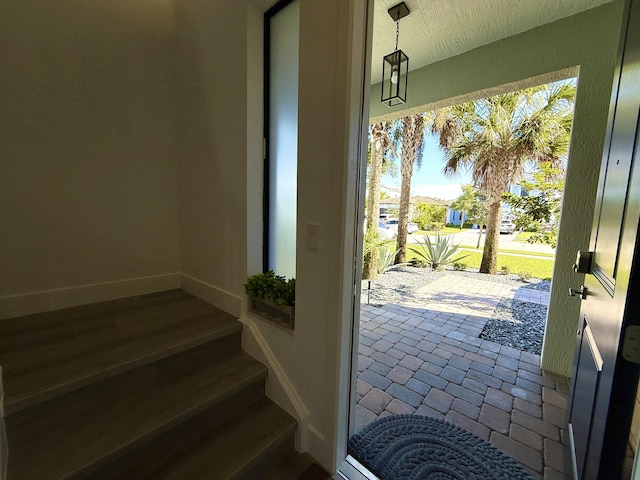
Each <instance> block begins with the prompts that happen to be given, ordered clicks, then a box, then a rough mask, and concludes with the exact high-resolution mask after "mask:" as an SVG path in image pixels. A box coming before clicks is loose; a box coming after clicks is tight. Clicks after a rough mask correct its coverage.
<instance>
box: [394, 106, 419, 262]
mask: <svg viewBox="0 0 640 480" xmlns="http://www.w3.org/2000/svg"><path fill="white" fill-rule="evenodd" d="M424 126H425V116H424V114H416V115H411V116H408V117H404V118H403V119H402V133H401V135H402V162H401V166H400V173H401V175H402V183H401V185H400V208H399V212H398V238H397V249H398V253H397V254H396V263H404V262H406V261H407V260H406V259H407V224H408V223H409V200H410V198H411V177H412V176H413V166H414V165H417V166H418V168H420V165H421V163H422V144H423V143H424Z"/></svg>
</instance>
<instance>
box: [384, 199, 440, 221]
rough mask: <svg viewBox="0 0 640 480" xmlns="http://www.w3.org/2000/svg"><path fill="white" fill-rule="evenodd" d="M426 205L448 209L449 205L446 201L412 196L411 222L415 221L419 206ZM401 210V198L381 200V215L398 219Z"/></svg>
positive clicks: (410, 206) (410, 203)
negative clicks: (416, 209) (415, 212)
mask: <svg viewBox="0 0 640 480" xmlns="http://www.w3.org/2000/svg"><path fill="white" fill-rule="evenodd" d="M421 203H426V204H427V205H434V206H438V207H447V208H449V204H448V203H447V202H445V201H444V200H440V199H438V198H432V197H425V196H418V195H412V196H411V197H409V221H413V213H414V211H415V208H416V206H417V205H418V204H421ZM399 208H400V197H399V196H397V197H391V198H384V199H382V200H380V215H386V216H389V217H397V216H398V210H399Z"/></svg>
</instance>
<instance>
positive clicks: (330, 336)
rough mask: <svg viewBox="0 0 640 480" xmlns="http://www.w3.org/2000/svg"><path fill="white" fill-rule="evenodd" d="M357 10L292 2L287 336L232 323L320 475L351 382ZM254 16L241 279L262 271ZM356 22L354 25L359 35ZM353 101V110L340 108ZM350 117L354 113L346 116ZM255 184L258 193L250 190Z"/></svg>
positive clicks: (333, 450) (256, 17) (258, 33)
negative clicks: (294, 165) (267, 367)
mask: <svg viewBox="0 0 640 480" xmlns="http://www.w3.org/2000/svg"><path fill="white" fill-rule="evenodd" d="M364 3H365V2H341V1H338V0H332V1H326V2H322V3H319V2H314V1H313V0H302V2H301V5H300V18H301V19H300V23H301V25H300V79H299V127H298V128H299V140H298V214H297V224H298V233H297V244H298V251H297V278H296V328H295V333H293V334H291V333H288V332H285V331H283V330H281V329H279V328H277V327H274V326H272V325H270V324H268V323H265V322H263V321H262V320H260V319H256V318H254V317H252V316H251V315H250V314H248V313H247V312H246V311H245V312H243V315H242V318H241V319H242V321H243V322H244V323H245V324H246V326H247V328H246V329H245V334H244V336H243V346H244V348H245V349H246V350H247V351H248V352H249V353H251V354H253V355H254V356H256V357H258V358H261V359H263V360H264V361H266V362H269V363H270V364H271V366H272V367H273V368H272V370H271V372H270V376H269V379H268V385H267V391H268V393H269V395H270V396H271V397H272V398H274V399H275V400H276V401H278V403H280V404H281V405H283V406H284V407H285V408H287V410H288V411H289V412H290V413H292V414H293V415H295V416H296V417H298V418H299V419H300V420H301V438H300V439H299V447H300V448H301V449H302V450H306V451H309V452H310V453H311V454H312V455H313V456H314V457H315V458H316V459H318V461H320V462H321V463H322V464H323V466H324V467H325V468H327V469H329V470H332V469H334V468H335V466H336V464H337V462H339V461H340V460H341V459H340V458H339V453H338V451H339V449H340V447H339V446H338V444H337V442H336V436H337V435H338V434H339V432H340V431H341V429H342V430H344V431H346V430H345V429H344V428H342V427H344V425H345V423H346V408H347V406H348V398H347V395H348V392H347V386H348V384H349V381H350V379H349V376H348V374H346V373H345V372H344V371H341V369H342V370H344V369H345V368H347V369H348V367H349V355H350V349H349V344H348V343H349V342H348V339H346V338H345V337H344V335H347V336H348V335H349V334H350V321H349V320H350V318H351V308H352V305H351V289H352V285H353V253H352V252H353V248H354V245H355V239H354V233H355V230H354V227H353V225H355V221H354V219H355V209H356V206H357V205H356V201H355V176H356V175H357V171H358V161H359V159H358V157H357V153H356V152H357V151H358V148H359V146H360V144H359V143H358V141H357V140H359V137H358V135H357V128H356V130H354V131H352V132H351V134H352V137H350V136H349V133H350V131H349V125H353V124H354V122H355V124H356V125H357V122H358V121H359V119H360V112H361V105H360V104H359V103H358V102H359V101H360V102H361V98H362V93H361V90H362V83H363V82H362V78H361V77H358V78H357V79H354V77H353V76H352V75H354V73H353V72H352V68H355V69H356V71H357V69H358V68H360V65H362V59H361V58H358V59H354V60H353V62H352V61H351V42H350V35H351V31H350V29H351V28H352V23H353V20H352V16H351V15H354V10H358V11H360V12H362V10H363V5H364ZM355 5H358V7H357V8H356V7H355ZM262 13H263V10H262V8H259V7H257V6H253V5H252V6H250V8H249V11H248V23H249V31H248V35H249V40H248V45H249V56H248V58H249V60H250V61H249V67H248V68H249V72H250V74H249V76H248V79H247V80H248V87H247V88H248V91H249V93H248V95H249V97H250V98H251V102H250V104H249V105H248V112H247V117H248V125H249V130H248V138H247V140H248V152H249V158H248V162H249V168H248V172H247V174H248V185H249V186H252V187H253V188H251V187H250V191H249V192H248V198H249V204H248V218H249V219H251V221H249V227H248V228H249V230H250V231H253V232H254V233H255V234H254V235H250V236H249V240H248V251H249V252H250V253H249V259H250V261H249V263H248V265H247V266H248V270H247V274H253V273H256V272H259V271H261V269H262V257H261V256H260V255H257V254H256V253H255V252H256V251H261V250H260V249H261V245H262V242H261V227H262V222H261V218H259V217H258V215H256V212H261V211H262V210H261V208H262V195H261V193H262V192H261V185H262V184H261V171H262V155H261V153H262V122H261V121H256V120H255V119H256V117H258V116H261V115H262V96H261V95H259V94H257V93H256V92H257V91H258V90H260V91H261V86H262V63H261V62H262ZM360 15H361V17H360V20H359V21H358V22H356V23H358V24H359V25H360V28H362V23H363V20H362V13H360ZM318 38H322V42H319V41H318ZM362 41H363V40H362V38H361V39H360V42H362ZM359 48H360V49H362V45H361V44H360V47H359ZM355 49H356V50H358V47H356V48H355ZM360 70H361V68H360ZM354 85H355V88H354V89H353V90H350V88H351V87H353V86H354ZM354 100H355V105H354V104H350V103H349V102H351V101H354ZM354 111H355V112H357V114H356V115H354V116H353V115H352V116H351V117H349V115H350V114H351V113H352V112H354ZM258 187H260V190H259V191H258V192H259V193H258V192H256V191H255V190H254V189H256V188H258ZM253 222H256V223H253ZM258 223H259V225H260V228H258ZM310 223H312V224H317V225H319V226H320V249H319V250H311V249H309V248H307V244H306V231H307V226H308V225H309V224H310ZM343 340H347V341H346V342H344V341H343ZM341 359H345V360H344V361H341ZM342 444H343V445H344V442H342ZM342 453H344V452H342Z"/></svg>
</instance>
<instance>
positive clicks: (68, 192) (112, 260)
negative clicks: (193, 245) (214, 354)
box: [0, 0, 179, 318]
mask: <svg viewBox="0 0 640 480" xmlns="http://www.w3.org/2000/svg"><path fill="white" fill-rule="evenodd" d="M0 58H2V62H1V65H0V92H2V94H1V95H0V164H1V168H0V171H1V174H0V195H1V198H2V201H1V202H0V225H2V227H1V228H0V259H1V260H0V265H1V266H0V318H2V317H11V316H15V315H20V314H27V313H33V312H37V311H45V310H50V309H56V308H63V307H66V306H70V305H75V304H81V303H90V302H94V301H99V300H105V299H108V298H115V297H122V296H127V295H133V294H136V293H143V292H147V291H157V290H162V289H166V288H172V287H177V286H178V277H177V272H178V269H179V255H178V202H177V200H178V184H177V162H176V157H175V134H174V112H173V97H172V90H173V69H174V63H173V6H172V1H170V0H159V1H155V2H131V1H128V0H95V1H91V2H78V1H75V0H60V1H57V2H38V1H31V0H28V1H25V0H5V1H3V2H2V6H1V8H0Z"/></svg>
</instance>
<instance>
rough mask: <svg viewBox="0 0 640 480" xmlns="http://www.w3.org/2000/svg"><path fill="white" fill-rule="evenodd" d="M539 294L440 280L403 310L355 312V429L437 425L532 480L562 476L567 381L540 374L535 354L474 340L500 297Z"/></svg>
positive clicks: (391, 307) (394, 307) (463, 280)
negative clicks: (375, 424) (406, 419)
mask: <svg viewBox="0 0 640 480" xmlns="http://www.w3.org/2000/svg"><path fill="white" fill-rule="evenodd" d="M525 290H530V292H526V291H525ZM523 291H525V292H524V293H519V292H523ZM531 292H533V293H531ZM538 293H540V294H544V293H545V292H538V291H536V290H532V289H524V288H517V287H512V286H508V285H502V284H497V283H494V282H486V281H482V280H474V279H469V278H466V277H461V276H456V275H446V276H444V277H442V278H440V279H438V280H436V281H434V282H432V283H430V284H428V285H426V286H425V287H422V288H421V289H420V290H419V291H418V292H417V294H416V295H413V296H411V297H410V298H408V299H407V301H406V303H404V302H403V304H402V305H397V304H389V305H385V306H383V307H373V306H369V305H362V306H361V320H360V342H359V343H360V350H359V354H360V355H359V361H358V380H357V395H356V397H357V398H356V399H357V405H356V428H357V429H359V428H361V427H362V426H364V425H366V424H368V423H370V422H371V421H373V420H375V419H376V418H380V417H383V416H386V415H391V414H400V413H409V414H414V413H415V414H418V415H428V416H431V417H436V418H444V419H446V420H447V421H450V422H452V423H455V424H457V425H459V426H461V427H463V428H465V429H467V430H469V431H470V432H472V433H474V434H476V435H478V436H479V437H481V438H484V439H485V440H488V441H490V442H491V443H492V444H494V445H495V446H496V447H498V448H499V449H501V450H502V451H504V452H505V453H507V454H508V455H511V456H512V457H513V458H515V459H516V460H518V461H519V462H520V463H521V464H522V465H524V466H525V467H526V468H528V469H529V470H530V473H531V474H532V476H533V477H534V478H544V479H561V478H562V479H564V478H568V477H565V476H564V474H563V472H564V465H563V460H564V459H563V455H564V446H563V445H562V444H561V441H560V433H561V429H562V427H563V423H564V415H565V410H566V402H567V393H568V382H567V379H566V378H564V377H561V376H557V375H554V374H551V373H547V372H543V371H541V370H540V368H539V364H540V357H539V356H538V355H533V354H530V353H527V352H521V351H519V350H516V349H514V348H510V347H505V346H501V345H499V344H497V343H494V342H490V341H487V340H482V339H480V338H478V337H479V335H480V332H481V331H482V329H483V328H484V326H485V324H486V322H487V321H488V320H489V318H491V315H492V314H493V310H494V309H495V307H496V305H497V304H498V303H499V302H500V301H501V300H502V299H503V298H505V297H507V298H514V296H515V297H516V298H517V299H518V295H519V296H520V298H519V299H523V301H536V300H537V303H544V295H542V296H541V295H536V294H538ZM525 298H527V300H524V299H525ZM547 301H548V300H547Z"/></svg>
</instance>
